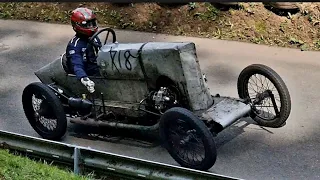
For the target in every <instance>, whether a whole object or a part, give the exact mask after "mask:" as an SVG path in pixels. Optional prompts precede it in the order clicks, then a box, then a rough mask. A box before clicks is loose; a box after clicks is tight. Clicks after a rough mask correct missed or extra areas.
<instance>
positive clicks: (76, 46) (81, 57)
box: [66, 34, 101, 80]
mask: <svg viewBox="0 0 320 180" xmlns="http://www.w3.org/2000/svg"><path fill="white" fill-rule="evenodd" d="M94 40H95V41H96V43H98V44H100V45H101V41H100V39H99V37H96V38H95V39H94ZM88 41H89V40H88V37H83V36H81V35H78V34H76V35H75V36H74V37H73V38H72V39H71V40H70V41H69V43H68V46H67V48H66V57H67V64H68V67H69V69H70V70H71V72H72V73H73V74H75V75H76V77H77V79H79V80H80V79H81V78H84V77H88V76H100V73H99V68H98V65H97V62H96V59H97V54H98V50H97V49H96V48H94V47H93V46H92V45H90V44H89V45H88Z"/></svg>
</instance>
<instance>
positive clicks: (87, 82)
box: [81, 77, 95, 93]
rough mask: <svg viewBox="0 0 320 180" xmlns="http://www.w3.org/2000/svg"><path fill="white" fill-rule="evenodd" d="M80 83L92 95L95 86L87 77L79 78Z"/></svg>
mask: <svg viewBox="0 0 320 180" xmlns="http://www.w3.org/2000/svg"><path fill="white" fill-rule="evenodd" d="M81 83H82V84H83V85H85V86H86V87H87V89H88V91H89V92H90V93H93V92H94V91H95V89H94V85H95V84H94V82H93V81H91V80H90V79H89V78H88V77H85V78H81Z"/></svg>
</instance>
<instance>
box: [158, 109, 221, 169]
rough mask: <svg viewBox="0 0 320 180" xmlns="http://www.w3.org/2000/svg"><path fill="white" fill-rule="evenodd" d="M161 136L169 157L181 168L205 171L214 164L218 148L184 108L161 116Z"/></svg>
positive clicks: (209, 134)
mask: <svg viewBox="0 0 320 180" xmlns="http://www.w3.org/2000/svg"><path fill="white" fill-rule="evenodd" d="M160 137H161V140H162V142H163V145H164V147H165V148H166V149H167V150H168V152H169V154H170V155H171V156H172V158H173V159H174V160H176V161H177V162H178V163H179V164H180V165H181V166H183V167H187V168H192V169H198V170H208V169H210V168H211V167H212V166H213V165H214V164H215V161H216V157H217V151H216V146H215V142H214V139H213V136H212V134H211V133H210V131H209V130H208V128H207V127H206V125H205V124H204V123H203V122H202V121H201V120H200V119H198V118H197V117H196V116H194V115H193V114H192V113H191V112H190V111H189V110H187V109H184V108H181V107H174V108H171V109H169V110H168V111H166V112H165V113H164V114H163V115H162V117H161V120H160Z"/></svg>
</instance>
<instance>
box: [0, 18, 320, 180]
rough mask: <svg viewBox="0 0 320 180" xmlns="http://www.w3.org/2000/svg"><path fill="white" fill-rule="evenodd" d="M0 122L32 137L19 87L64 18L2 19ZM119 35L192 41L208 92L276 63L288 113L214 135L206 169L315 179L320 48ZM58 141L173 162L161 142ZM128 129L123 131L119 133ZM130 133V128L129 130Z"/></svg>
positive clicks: (51, 52)
mask: <svg viewBox="0 0 320 180" xmlns="http://www.w3.org/2000/svg"><path fill="white" fill-rule="evenodd" d="M0 24H1V28H0V62H1V66H0V83H1V86H0V100H1V103H0V129H2V130H7V131H12V132H17V133H22V134H26V135H32V136H38V135H37V134H36V133H35V132H34V131H33V129H32V128H31V126H30V125H29V124H28V122H27V119H26V118H25V116H24V113H23V109H22V105H21V94H22V91H23V88H24V87H25V86H26V85H27V84H29V83H31V82H33V81H38V80H37V78H36V77H35V76H34V74H33V72H34V71H35V70H36V69H38V68H40V67H42V66H43V65H45V64H47V63H49V62H50V61H52V60H53V59H55V58H56V57H58V56H59V55H60V54H61V53H63V51H64V50H65V45H66V43H67V42H68V40H69V39H70V38H71V37H72V36H73V34H74V33H73V31H72V29H71V27H70V26H68V25H56V24H46V23H36V22H30V21H11V20H10V21H9V20H0ZM116 32H117V35H118V41H119V42H144V41H193V42H195V43H196V44H197V51H198V57H199V60H200V64H201V67H202V70H203V72H205V73H206V74H207V77H208V81H209V82H208V83H209V86H210V89H211V91H212V93H213V94H216V93H220V94H221V95H229V96H237V90H236V81H237V77H238V74H239V73H240V71H241V70H242V69H243V68H244V67H245V66H247V65H249V64H252V63H263V64H265V65H268V66H270V67H272V68H273V69H274V70H276V71H277V72H278V73H279V74H280V76H281V77H282V78H283V79H284V81H285V82H286V84H287V86H288V89H289V91H290V94H291V98H292V113H291V115H290V117H289V119H288V122H287V125H286V126H285V127H282V128H280V129H272V128H261V127H259V126H256V125H254V124H252V123H253V122H252V121H250V120H242V121H240V122H239V123H237V124H235V125H233V126H231V127H230V128H228V129H226V130H225V131H223V132H222V133H221V134H219V135H218V136H217V137H216V143H217V145H218V159H217V162H216V164H215V166H214V167H213V168H212V169H210V171H212V172H215V173H218V174H224V175H228V176H233V177H238V178H243V179H320V161H319V160H320V153H319V149H320V140H319V137H320V121H319V114H318V112H319V111H318V105H319V104H320V93H319V91H318V89H319V88H320V85H318V83H317V82H319V80H320V71H319V70H320V61H319V59H318V57H319V55H320V53H319V52H301V51H299V50H295V49H285V48H272V47H267V46H263V45H253V44H246V43H239V42H230V41H222V40H210V39H201V38H191V37H177V36H166V35H156V34H151V33H141V32H132V31H120V30H118V31H116ZM69 131H70V133H69V134H68V136H67V137H66V138H65V140H64V142H67V143H71V144H78V145H82V146H90V147H92V148H96V149H99V150H104V151H108V152H112V153H118V154H123V155H128V156H133V157H138V158H142V159H147V160H153V161H158V162H163V163H169V164H174V165H177V163H176V162H175V161H174V160H173V159H172V158H171V157H170V156H169V155H168V154H167V152H166V151H165V150H164V149H163V148H160V147H159V146H145V147H141V144H140V145H139V146H137V145H135V144H132V143H131V144H129V142H132V141H130V140H121V141H116V140H115V141H116V142H107V141H102V140H90V139H84V138H77V137H75V136H74V135H72V132H74V131H77V128H76V127H73V126H70V128H69ZM122 133H126V134H127V135H128V134H129V132H122ZM129 136H130V135H129Z"/></svg>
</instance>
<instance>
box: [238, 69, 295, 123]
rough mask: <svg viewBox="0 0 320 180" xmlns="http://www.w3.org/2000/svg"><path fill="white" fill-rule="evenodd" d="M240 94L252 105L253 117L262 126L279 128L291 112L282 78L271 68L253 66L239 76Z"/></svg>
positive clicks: (286, 89) (288, 96) (289, 101)
mask: <svg viewBox="0 0 320 180" xmlns="http://www.w3.org/2000/svg"><path fill="white" fill-rule="evenodd" d="M237 87H238V94H239V97H240V98H242V99H248V100H249V101H250V102H251V103H252V108H253V109H252V112H251V113H250V115H251V117H252V118H253V119H254V120H255V121H256V122H257V123H258V124H259V125H261V126H265V127H272V128H278V127H281V126H283V125H284V124H285V122H286V120H287V119H288V117H289V115H290V112H291V98H290V94H289V91H288V88H287V86H286V85H285V83H284V81H283V80H282V78H281V77H280V76H279V75H278V74H277V73H276V72H275V71H274V70H273V69H271V68H270V67H268V66H265V65H262V64H252V65H250V66H247V67H246V68H245V69H243V70H242V71H241V73H240V75H239V78H238V82H237Z"/></svg>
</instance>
